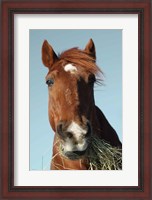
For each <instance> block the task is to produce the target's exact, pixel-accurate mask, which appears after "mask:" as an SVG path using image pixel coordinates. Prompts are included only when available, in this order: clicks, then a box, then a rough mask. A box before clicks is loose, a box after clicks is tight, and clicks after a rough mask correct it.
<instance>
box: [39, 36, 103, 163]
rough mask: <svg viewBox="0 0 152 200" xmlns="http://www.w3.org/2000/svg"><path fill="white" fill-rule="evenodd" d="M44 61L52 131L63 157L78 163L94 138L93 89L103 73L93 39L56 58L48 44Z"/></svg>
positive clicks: (43, 57)
mask: <svg viewBox="0 0 152 200" xmlns="http://www.w3.org/2000/svg"><path fill="white" fill-rule="evenodd" d="M42 61H43V64H44V65H45V66H46V67H47V68H48V70H49V71H48V74H47V76H46V84H47V85H48V92H49V121H50V124H51V127H52V129H53V130H54V132H55V133H56V134H57V135H58V137H59V139H60V141H61V148H62V151H63V154H64V155H65V156H66V157H68V158H70V159H72V160H73V159H78V158H79V157H81V156H83V155H84V154H85V152H86V150H87V148H88V147H89V144H90V138H91V135H92V122H93V119H92V118H93V115H92V113H93V112H94V110H95V102H94V94H93V87H94V83H95V82H96V75H97V73H98V72H100V69H99V68H98V67H97V66H96V52H95V45H94V43H93V41H92V39H90V40H89V42H88V44H87V45H86V47H85V48H84V50H80V49H78V48H72V49H69V50H67V51H65V52H63V53H61V54H60V55H57V54H56V53H55V51H54V50H53V48H52V47H51V45H50V44H49V43H48V42H47V41H46V40H45V41H44V43H43V46H42Z"/></svg>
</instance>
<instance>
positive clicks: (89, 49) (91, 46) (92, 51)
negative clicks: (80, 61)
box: [84, 39, 96, 59]
mask: <svg viewBox="0 0 152 200" xmlns="http://www.w3.org/2000/svg"><path fill="white" fill-rule="evenodd" d="M84 50H85V51H86V52H87V53H88V54H90V55H91V56H92V57H93V58H94V59H96V49H95V45H94V42H93V40H92V39H90V40H89V42H88V44H87V45H86V47H85V49H84Z"/></svg>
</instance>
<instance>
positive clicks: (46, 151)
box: [29, 29, 122, 170]
mask: <svg viewBox="0 0 152 200" xmlns="http://www.w3.org/2000/svg"><path fill="white" fill-rule="evenodd" d="M29 34H30V41H29V42H30V166H29V167H30V170H49V163H50V159H51V155H52V143H53V138H54V133H53V131H52V129H51V126H50V124H49V121H48V90H47V85H46V84H45V76H46V74H47V72H48V70H47V68H46V67H44V65H43V64H42V61H41V48H42V44H43V41H44V40H45V39H46V40H48V42H49V43H50V44H51V45H52V47H53V48H54V51H55V52H56V53H60V52H62V51H64V50H67V49H69V48H72V47H79V48H80V49H83V48H84V47H85V45H86V44H87V43H88V41H89V39H90V38H92V39H93V41H94V43H95V46H96V56H97V65H98V66H99V67H100V68H101V69H102V71H103V72H104V85H103V86H95V89H94V92H95V102H96V105H97V106H98V107H99V108H100V109H101V110H102V111H103V112H104V114H105V116H106V118H107V119H108V121H109V122H110V124H111V125H112V126H113V127H114V129H115V130H116V132H117V134H118V135H119V137H120V140H121V141H122V30H120V29H114V30H86V29H85V30H70V29H68V30H30V33H29Z"/></svg>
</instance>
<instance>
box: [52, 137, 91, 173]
mask: <svg viewBox="0 0 152 200" xmlns="http://www.w3.org/2000/svg"><path fill="white" fill-rule="evenodd" d="M87 169H88V165H87V160H86V159H78V160H69V159H67V158H65V157H64V156H62V155H61V152H60V139H59V138H58V137H57V135H56V134H55V137H54V143H53V157H52V161H51V170H87Z"/></svg>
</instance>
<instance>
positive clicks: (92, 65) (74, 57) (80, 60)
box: [58, 48, 102, 75]
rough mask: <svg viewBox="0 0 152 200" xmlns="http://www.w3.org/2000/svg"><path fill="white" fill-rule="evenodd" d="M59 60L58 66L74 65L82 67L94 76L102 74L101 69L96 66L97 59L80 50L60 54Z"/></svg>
mask: <svg viewBox="0 0 152 200" xmlns="http://www.w3.org/2000/svg"><path fill="white" fill-rule="evenodd" d="M58 58H59V61H58V66H59V65H60V64H61V65H66V64H68V63H72V64H74V65H75V66H77V67H81V68H83V69H84V70H86V71H88V72H89V73H92V74H94V75H97V74H98V73H102V71H101V69H100V68H99V67H98V66H97V65H96V62H95V59H94V58H93V57H92V56H90V55H89V54H87V53H86V52H85V51H83V50H80V49H78V48H72V49H69V50H67V51H64V52H62V53H61V54H59V56H58Z"/></svg>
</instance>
